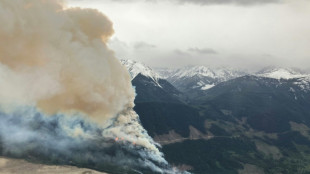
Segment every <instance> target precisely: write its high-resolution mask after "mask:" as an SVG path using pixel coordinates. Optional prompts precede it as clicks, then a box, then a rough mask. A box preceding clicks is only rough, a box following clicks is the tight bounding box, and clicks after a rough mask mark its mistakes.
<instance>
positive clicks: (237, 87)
mask: <svg viewBox="0 0 310 174" xmlns="http://www.w3.org/2000/svg"><path fill="white" fill-rule="evenodd" d="M122 63H123V64H124V65H125V66H126V67H127V68H128V70H129V72H130V73H131V74H132V76H133V80H132V84H133V86H135V87H136V93H137V98H136V100H135V104H136V106H135V110H136V112H137V113H138V114H139V116H140V120H141V123H142V125H143V126H144V127H145V129H146V130H147V131H148V133H149V134H150V135H151V136H152V137H153V138H154V140H155V141H157V142H158V143H160V144H161V145H162V147H163V148H162V150H163V152H164V154H165V156H166V158H167V160H168V161H169V162H170V163H171V164H173V165H175V166H176V167H178V168H180V169H184V170H188V171H190V172H192V173H197V174H200V173H201V174H209V173H210V174H249V173H258V174H277V173H279V174H280V173H281V174H291V173H309V172H310V168H309V167H308V164H309V163H310V107H309V106H310V76H309V75H308V74H307V73H304V72H302V71H300V70H297V69H292V68H278V67H267V68H264V69H262V70H261V71H258V72H255V73H247V72H243V71H240V70H233V69H227V68H219V69H212V68H208V67H204V66H192V67H184V68H180V69H163V68H161V69H155V71H154V70H152V69H151V68H149V67H147V66H145V65H144V64H142V63H139V62H136V61H128V60H127V61H122ZM137 65H139V66H137ZM142 67H143V68H142ZM138 68H139V69H138Z"/></svg>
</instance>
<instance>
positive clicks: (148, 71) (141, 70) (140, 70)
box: [121, 59, 160, 82]
mask: <svg viewBox="0 0 310 174" xmlns="http://www.w3.org/2000/svg"><path fill="white" fill-rule="evenodd" d="M121 63H122V64H123V65H124V66H125V67H126V68H127V70H128V71H129V73H130V75H131V78H132V79H134V78H135V77H136V76H137V75H138V74H142V75H144V76H146V77H149V78H151V79H153V80H154V81H156V82H157V81H158V79H159V78H160V76H159V75H158V74H157V73H156V72H154V71H153V70H152V68H150V67H148V66H146V65H145V64H144V63H142V62H138V61H135V60H131V59H127V60H124V59H122V60H121Z"/></svg>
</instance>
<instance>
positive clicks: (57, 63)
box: [0, 0, 168, 173]
mask: <svg viewBox="0 0 310 174" xmlns="http://www.w3.org/2000/svg"><path fill="white" fill-rule="evenodd" d="M0 25H1V27H0V84H1V85H0V109H1V113H0V121H1V122H0V123H1V128H0V142H1V149H0V150H1V151H2V154H4V155H11V156H18V157H25V156H27V155H28V156H29V155H30V156H34V158H36V159H41V158H44V159H45V161H47V162H51V161H52V162H55V161H56V162H59V163H64V161H63V159H67V160H69V161H73V163H74V164H75V165H86V164H85V163H87V162H86V161H92V166H91V167H93V168H98V169H101V170H102V169H103V167H100V166H98V163H105V162H107V163H109V164H113V163H115V164H119V165H124V166H133V167H142V168H152V169H153V170H154V171H156V172H159V173H167V172H168V170H165V169H162V166H164V167H167V166H168V164H167V162H166V161H165V159H164V158H163V155H162V153H161V152H160V151H159V150H158V148H157V147H156V145H155V143H154V142H153V140H152V139H151V138H150V137H149V136H148V134H147V133H146V131H145V130H144V129H143V128H142V126H141V125H140V123H139V118H138V115H137V114H136V113H135V112H134V111H133V109H132V108H133V106H134V103H133V101H134V97H135V93H134V90H133V88H132V86H131V82H130V76H129V74H128V72H127V70H126V69H125V67H123V66H122V65H121V64H120V62H119V61H118V60H117V59H116V58H115V57H114V53H113V52H112V51H111V50H109V49H108V47H107V45H106V42H107V41H108V39H109V38H110V36H111V35H112V34H113V28H112V23H111V22H110V21H109V19H108V18H107V17H106V16H104V15H103V14H102V13H100V12H98V11H97V10H93V9H80V8H66V7H65V5H64V3H63V2H62V1H60V0H1V1H0ZM12 137H14V138H12ZM111 140H112V142H111ZM115 140H116V142H114V141H115ZM118 140H120V141H118ZM116 147H117V148H116ZM113 149H114V150H113ZM115 149H117V150H115ZM111 151H112V152H114V153H113V154H109V153H111ZM51 154H53V155H51ZM135 159H137V161H135ZM93 163H94V164H93ZM86 167H87V166H86Z"/></svg>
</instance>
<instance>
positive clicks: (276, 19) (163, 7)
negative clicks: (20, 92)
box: [68, 0, 310, 70]
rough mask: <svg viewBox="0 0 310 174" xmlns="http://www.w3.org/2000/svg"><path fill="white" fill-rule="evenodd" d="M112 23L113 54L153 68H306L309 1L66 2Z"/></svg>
mask: <svg viewBox="0 0 310 174" xmlns="http://www.w3.org/2000/svg"><path fill="white" fill-rule="evenodd" d="M68 5H69V6H79V7H90V8H96V9H98V10H100V11H102V12H103V13H104V14H106V15H107V16H108V17H109V18H110V19H111V20H112V22H113V23H114V29H115V35H114V36H113V37H112V39H111V41H110V47H111V48H112V49H113V50H114V51H115V53H116V55H117V57H118V58H121V59H135V60H139V61H142V62H144V63H146V64H148V65H150V66H153V67H180V66H185V65H206V66H211V67H217V66H230V67H238V68H248V69H254V70H256V69H259V68H261V67H264V66H269V65H277V66H287V67H299V68H304V69H310V0H69V2H68Z"/></svg>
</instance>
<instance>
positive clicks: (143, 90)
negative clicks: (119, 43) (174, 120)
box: [121, 60, 183, 103]
mask: <svg viewBox="0 0 310 174" xmlns="http://www.w3.org/2000/svg"><path fill="white" fill-rule="evenodd" d="M121 63H122V64H123V65H124V66H125V67H126V68H127V69H128V71H129V73H130V74H131V77H132V81H131V82H132V84H133V86H135V88H136V93H137V97H136V99H135V102H154V101H155V102H172V103H181V98H182V97H183V96H182V95H183V94H182V93H181V92H180V91H178V90H177V89H176V88H175V87H174V86H173V85H171V84H170V83H169V82H168V81H167V80H165V79H163V78H161V77H160V76H159V75H158V74H157V73H156V72H154V71H153V70H152V69H151V68H150V67H148V66H146V65H145V64H143V63H141V62H138V61H134V60H121Z"/></svg>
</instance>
